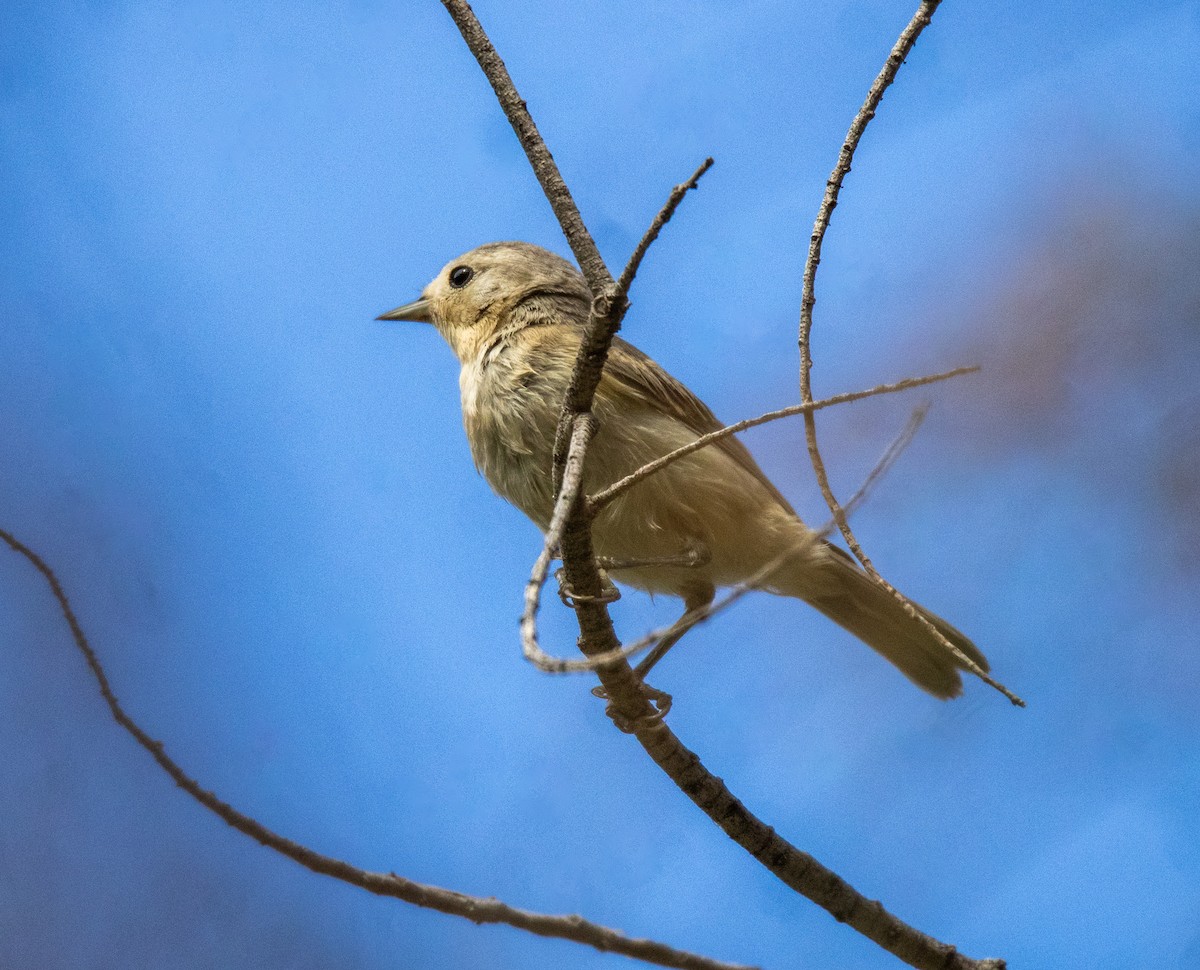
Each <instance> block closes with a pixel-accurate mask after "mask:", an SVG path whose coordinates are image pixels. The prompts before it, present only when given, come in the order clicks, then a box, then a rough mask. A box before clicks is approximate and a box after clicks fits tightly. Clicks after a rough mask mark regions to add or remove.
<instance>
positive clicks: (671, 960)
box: [0, 529, 750, 970]
mask: <svg viewBox="0 0 1200 970" xmlns="http://www.w3.org/2000/svg"><path fill="white" fill-rule="evenodd" d="M0 539H3V540H4V541H5V542H6V543H7V544H8V545H9V547H10V548H12V550H13V551H14V552H17V553H20V554H21V555H22V556H24V557H25V558H26V559H28V560H29V562H31V563H32V564H33V566H34V568H36V569H37V571H38V572H39V573H41V574H42V577H43V578H44V579H45V580H46V582H47V583H48V584H49V586H50V591H51V592H52V593H53V594H54V598H55V599H56V600H57V601H58V607H59V609H60V610H61V611H62V614H63V616H64V617H65V618H66V621H67V625H68V626H69V627H70V628H71V636H72V638H73V639H74V641H75V645H76V646H77V647H78V648H79V651H80V652H81V653H82V654H83V656H84V659H85V660H86V661H87V665H88V667H89V668H91V671H92V675H93V676H94V677H95V678H96V683H97V684H98V686H99V688H100V696H101V697H103V698H104V701H105V703H106V704H107V705H108V709H109V711H110V712H111V713H112V716H113V718H114V719H115V720H116V722H117V723H118V724H119V725H121V727H122V728H124V729H125V730H126V731H127V732H128V733H129V734H130V735H132V736H133V738H134V740H135V741H137V743H138V744H139V745H141V746H142V747H143V748H145V749H146V751H148V752H149V753H150V755H151V757H153V758H154V760H155V761H157V762H158V764H159V766H160V767H161V768H162V769H163V770H164V771H165V772H166V773H167V774H168V775H170V776H171V779H172V780H173V781H174V782H175V784H176V785H178V786H179V787H180V788H182V789H183V790H184V791H185V792H187V793H188V794H189V795H191V796H192V798H194V799H195V800H196V801H198V802H199V803H200V804H201V805H203V806H204V807H205V808H207V809H208V810H209V811H211V812H213V813H215V814H216V815H218V816H220V818H221V819H222V820H223V821H225V822H226V823H227V824H228V825H230V826H232V827H233V828H235V829H237V830H238V831H239V832H241V833H243V834H244V835H248V836H250V838H252V839H254V840H255V841H256V842H259V843H261V844H262V845H264V846H266V847H267V848H269V849H274V850H275V851H276V852H278V853H280V854H281V855H285V856H287V857H288V858H289V859H292V860H294V861H295V862H298V863H300V865H302V866H304V867H305V868H306V869H309V870H311V871H312V872H316V873H320V874H321V875H325V876H332V877H333V878H334V879H338V880H341V881H342V882H345V883H349V884H350V885H352V886H357V887H359V888H360V889H365V890H367V892H370V893H374V894H375V895H377V896H391V897H394V898H396V899H400V900H403V901H404V902H407V903H413V904H414V905H416V906H421V907H423V908H425V909H435V910H438V911H439V912H442V913H448V914H450V915H452V916H462V917H465V918H466V919H469V920H471V921H472V922H473V923H506V924H508V925H509V926H515V927H517V928H518V929H522V930H527V931H528V932H530V933H534V934H536V935H538V936H549V937H557V938H560V939H565V940H572V941H574V942H576V943H583V944H586V945H588V946H592V947H595V948H596V949H597V950H602V951H606V952H610V953H621V954H624V955H625V956H629V957H634V958H635V959H638V960H644V961H645V962H647V963H654V964H657V965H659V966H663V967H681V968H685V970H750V968H747V967H744V966H741V965H739V964H731V963H724V962H722V961H719V960H713V959H711V958H710V957H705V956H700V955H698V954H694V953H688V952H686V951H684V950H677V949H675V948H674V947H670V946H667V945H666V944H664V943H659V942H657V941H655V940H644V939H632V938H630V937H627V936H625V935H624V934H623V933H621V932H619V931H618V930H614V929H610V928H608V927H606V926H601V925H600V924H598V923H593V922H590V921H589V920H585V919H584V918H583V917H581V916H573V915H571V916H551V915H548V914H545V913H535V912H531V911H529V910H525V909H517V908H515V907H512V906H509V905H507V904H505V903H503V902H501V901H500V900H498V899H494V898H486V897H481V896H468V895H465V894H463V893H458V892H454V891H453V890H450V889H443V888H441V887H440V886H430V885H426V884H424V883H419V882H413V881H412V880H411V879H405V878H404V877H402V876H398V875H396V874H395V873H393V872H387V873H385V872H369V871H367V870H365V869H359V868H358V867H357V866H353V865H351V864H350V863H348V862H343V861H342V860H341V859H335V858H333V857H332V856H327V855H322V854H321V853H319V852H315V851H314V850H312V849H310V848H308V847H307V846H305V845H301V844H300V843H299V842H293V841H292V840H291V839H288V838H285V837H283V836H282V835H279V834H277V833H276V832H273V831H271V830H270V829H268V828H267V827H266V826H265V825H263V824H262V823H261V822H259V821H257V820H256V819H254V818H251V817H250V816H249V815H244V814H243V813H241V812H239V811H238V810H237V809H235V808H233V807H232V806H231V805H229V804H227V803H226V802H223V801H222V800H221V799H219V798H218V797H217V796H216V795H214V794H213V793H212V792H210V791H207V790H205V789H204V788H202V787H201V786H200V784H199V782H197V781H195V780H194V779H193V778H192V777H191V776H190V775H188V774H187V773H186V772H184V770H183V769H182V768H181V767H180V766H179V765H178V764H177V763H176V762H175V761H174V760H173V759H172V758H171V757H170V756H169V755H168V754H167V753H166V751H165V749H164V748H163V745H162V742H161V741H155V740H154V739H153V738H151V737H150V735H148V734H147V733H146V732H145V731H144V730H143V729H142V728H141V727H140V726H139V725H138V724H137V722H135V721H134V720H133V718H131V717H130V716H129V715H128V714H127V713H126V712H125V709H124V708H123V707H122V706H121V702H120V701H119V700H118V699H117V696H116V694H115V693H114V692H113V689H112V686H111V685H110V684H109V681H108V676H107V674H106V673H105V672H104V668H103V666H101V664H100V658H99V657H98V656H97V655H96V652H95V650H93V649H92V646H91V644H90V643H89V642H88V639H87V636H86V634H85V633H84V632H83V627H82V626H81V625H80V623H79V619H78V618H77V617H76V616H75V611H74V610H73V609H72V608H71V603H70V601H69V600H68V599H67V594H66V592H65V591H64V590H63V587H62V584H61V583H60V582H59V580H58V577H57V576H56V575H55V574H54V571H53V570H52V569H51V568H50V567H49V566H48V565H47V564H46V562H45V560H43V559H42V558H41V556H39V555H38V554H37V553H36V552H34V551H33V550H32V549H30V548H29V547H28V546H26V545H25V544H24V543H22V542H21V541H20V540H18V539H17V538H16V537H14V536H13V535H11V534H10V533H9V532H7V531H5V530H3V529H0Z"/></svg>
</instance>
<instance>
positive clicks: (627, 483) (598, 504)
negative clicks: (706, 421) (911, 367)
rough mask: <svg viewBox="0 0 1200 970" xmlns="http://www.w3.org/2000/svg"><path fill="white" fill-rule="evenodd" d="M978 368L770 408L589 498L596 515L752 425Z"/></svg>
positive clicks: (662, 458) (911, 386)
mask: <svg viewBox="0 0 1200 970" xmlns="http://www.w3.org/2000/svg"><path fill="white" fill-rule="evenodd" d="M978 370H979V367H978V366H971V367H956V368H955V369H954V370H948V371H944V372H942V373H941V374H929V375H927V376H925V377H909V378H905V379H904V380H902V381H896V382H895V383H894V384H880V385H878V386H877V387H872V388H871V389H870V390H866V391H849V392H847V393H845V394H835V395H834V396H833V397H827V398H823V399H822V400H820V401H810V402H808V403H806V404H791V405H789V406H788V407H786V408H780V409H779V410H778V411H768V412H767V413H766V414H760V415H759V416H758V417H756V418H747V419H746V420H744V421H738V422H736V423H735V424H728V425H726V426H725V427H723V428H718V429H717V430H716V431H710V432H709V433H708V434H706V435H702V436H701V437H699V438H697V439H696V440H695V441H690V442H688V443H687V444H686V445H681V446H680V447H678V448H676V449H675V450H674V451H671V452H668V453H667V454H665V455H663V456H662V457H661V458H656V459H654V461H651V462H647V463H646V464H645V465H643V466H642V467H641V468H639V469H638V470H637V471H635V472H630V473H629V474H628V475H626V476H625V477H624V478H622V479H619V480H618V481H616V482H613V484H611V485H609V486H608V488H606V489H604V490H603V491H600V492H597V493H596V494H595V495H593V496H591V497H590V498H589V499H588V505H589V508H590V511H591V512H592V513H593V514H595V513H596V512H598V511H600V509H602V508H604V506H606V505H608V503H609V502H611V501H612V500H613V499H615V498H616V497H617V496H619V495H621V494H623V493H624V492H626V491H628V490H629V489H631V488H633V486H634V485H636V484H637V483H638V482H640V481H642V480H643V479H646V478H649V477H650V476H651V475H653V474H655V473H656V472H660V471H662V470H663V469H664V468H666V467H667V466H668V465H670V464H672V463H673V462H676V461H678V460H679V459H680V458H683V457H685V456H687V455H690V454H691V453H692V452H694V451H699V450H700V449H701V448H707V447H708V446H709V445H711V444H715V443H716V442H718V441H720V440H721V439H722V438H728V437H729V436H730V435H733V434H738V433H740V432H742V431H745V430H747V429H748V428H755V427H758V425H760V424H766V423H767V422H769V421H778V420H779V419H780V418H790V417H792V416H793V415H796V414H811V413H812V412H813V411H822V410H824V409H825V408H830V407H833V406H834V405H836V404H848V403H849V402H851V401H861V400H862V399H863V398H868V397H875V396H876V395H879V394H894V393H895V392H897V391H907V390H908V389H910V388H913V387H921V386H923V385H925V384H933V383H935V382H937V381H946V380H949V379H950V378H952V377H960V376H962V375H963V374H973V373H975V372H976V371H978Z"/></svg>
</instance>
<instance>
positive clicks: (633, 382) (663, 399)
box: [604, 337, 796, 515]
mask: <svg viewBox="0 0 1200 970" xmlns="http://www.w3.org/2000/svg"><path fill="white" fill-rule="evenodd" d="M604 379H605V380H606V381H611V382H612V384H613V387H614V390H616V391H617V392H618V393H620V390H621V389H623V390H624V391H625V392H626V394H627V395H628V396H629V398H630V399H631V402H633V401H646V400H649V401H654V402H656V403H660V404H661V405H662V406H663V407H664V408H665V410H666V411H667V413H668V414H670V415H671V416H672V417H674V418H677V419H678V420H679V421H681V422H682V423H683V424H684V425H686V426H687V427H688V428H689V429H690V430H691V431H694V432H695V433H696V437H697V438H699V437H700V436H701V435H706V434H708V433H709V432H710V431H717V430H719V429H720V428H722V427H724V425H722V424H721V422H720V421H718V420H717V419H716V416H715V415H714V414H713V413H712V411H710V410H709V409H708V406H707V405H706V404H705V403H704V402H703V401H701V400H700V398H698V397H696V395H695V394H693V393H692V392H691V391H689V390H688V389H687V388H686V387H684V386H683V384H681V383H680V382H679V381H677V380H676V379H675V378H674V377H672V376H671V375H670V374H668V373H667V372H666V371H665V370H663V369H662V368H661V367H660V366H659V365H658V364H656V363H655V362H654V360H653V359H651V358H650V357H648V356H646V354H644V353H642V352H641V351H640V350H638V349H637V348H636V347H635V346H633V344H631V343H627V342H626V341H624V340H622V339H621V338H620V337H616V338H614V340H613V343H612V349H611V350H610V351H609V354H608V363H607V364H605V366H604ZM708 447H710V448H719V449H720V450H721V451H723V452H725V454H727V455H728V456H729V457H730V458H732V459H733V460H734V461H736V462H737V463H738V464H739V465H741V466H742V467H743V468H744V469H746V471H748V472H749V473H750V474H751V475H753V476H754V477H755V478H757V479H758V480H759V481H761V482H762V483H763V486H764V487H765V488H766V489H767V490H768V491H769V492H770V493H771V494H772V495H773V496H774V497H775V500H776V501H777V502H779V504H780V505H782V506H783V507H784V508H785V509H787V510H788V511H789V512H791V513H792V514H793V515H795V514H796V512H795V510H794V509H793V508H792V506H791V504H790V503H789V502H788V500H787V499H786V498H784V497H783V495H782V493H781V492H780V491H779V489H777V488H776V487H775V485H774V483H773V482H772V481H771V480H770V479H769V478H767V476H766V475H765V474H763V471H762V469H761V468H759V467H758V463H757V462H756V461H755V460H754V458H753V457H752V456H751V454H750V452H749V451H747V450H746V446H745V445H743V444H742V443H741V442H740V441H738V440H737V438H735V437H734V436H733V435H729V436H728V437H725V438H721V439H720V440H719V441H717V442H716V443H714V444H711V445H709V446H708Z"/></svg>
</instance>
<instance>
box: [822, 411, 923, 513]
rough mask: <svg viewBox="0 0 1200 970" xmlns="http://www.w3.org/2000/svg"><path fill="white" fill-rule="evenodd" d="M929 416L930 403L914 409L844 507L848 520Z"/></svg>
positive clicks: (902, 452) (910, 442)
mask: <svg viewBox="0 0 1200 970" xmlns="http://www.w3.org/2000/svg"><path fill="white" fill-rule="evenodd" d="M927 414H929V402H928V401H926V402H924V403H923V404H919V405H917V407H915V408H913V413H912V414H910V415H909V417H908V423H907V424H906V425H905V426H904V427H903V428H902V429H901V431H900V433H899V434H898V435H896V438H895V440H894V441H893V442H892V443H891V444H890V445H888V446H887V450H886V451H885V452H884V453H883V455H882V456H881V457H880V459H879V461H877V462H875V467H874V468H872V469H871V471H870V472H869V473H868V474H867V477H866V478H864V479H863V483H862V484H861V485H859V486H858V491H857V492H855V493H854V494H853V495H851V496H850V501H849V502H846V503H845V504H844V505H843V506H842V508H844V509H845V511H846V517H847V518H849V517H850V516H852V515H853V514H854V512H855V510H856V509H857V508H858V507H859V506H860V505H862V503H863V501H865V499H866V497H867V496H868V495H870V494H871V489H873V488H874V487H875V486H876V485H877V484H879V480H880V479H881V478H883V476H884V475H886V474H887V473H888V472H889V471H891V469H892V466H893V465H894V464H896V459H897V458H899V457H900V456H901V455H902V454H904V449H905V448H907V447H908V446H909V445H911V444H912V440H913V438H915V437H916V435H917V432H918V431H920V430H921V425H922V424H924V423H925V416H926V415H927ZM835 526H836V523H835V522H833V521H830V523H829V525H828V526H826V528H827V529H830V530H831V531H832V529H833V528H834V527H835Z"/></svg>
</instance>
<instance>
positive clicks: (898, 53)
mask: <svg viewBox="0 0 1200 970" xmlns="http://www.w3.org/2000/svg"><path fill="white" fill-rule="evenodd" d="M940 3H941V0H921V5H920V7H919V8H918V9H917V12H916V13H915V14H913V18H912V20H910V21H909V23H908V26H907V27H905V28H904V30H903V31H901V33H900V37H899V39H898V40H897V41H896V45H895V46H894V47H893V48H892V52H891V53H890V54H889V55H888V59H887V61H886V62H885V63H884V65H883V69H882V70H881V71H880V72H879V75H878V76H877V77H876V78H875V82H874V83H873V84H872V85H871V88H870V90H869V91H868V92H867V98H866V100H865V101H864V102H863V106H862V107H861V108H860V109H859V111H858V114H857V115H855V117H854V121H853V122H852V123H851V125H850V130H849V132H847V134H846V140H845V141H844V142H843V143H842V149H841V151H840V152H839V153H838V160H837V164H836V165H835V166H834V167H833V171H832V172H831V173H830V175H829V179H828V181H827V182H826V183H825V197H824V198H823V199H822V200H821V206H820V208H819V209H818V210H817V218H816V221H815V222H814V223H813V233H812V239H811V242H810V243H809V248H808V259H807V260H806V261H805V264H804V286H803V291H802V293H801V297H800V340H799V344H800V398H801V400H802V401H803V402H804V403H805V404H811V403H812V401H813V396H812V349H811V348H812V325H813V307H814V306H815V305H816V302H817V298H816V279H817V267H818V266H819V265H820V263H821V244H822V243H823V242H824V240H825V232H826V230H827V229H828V228H829V223H830V220H831V219H832V218H833V210H834V209H835V208H837V204H838V195H839V193H840V192H841V190H842V182H843V181H845V178H846V175H847V173H849V171H850V164H851V162H852V161H853V160H854V152H855V151H856V150H857V148H858V143H859V141H861V139H862V136H863V133H864V132H865V131H866V130H867V125H868V124H870V122H871V119H872V118H874V117H875V112H876V110H877V109H878V107H879V103H880V101H882V100H883V93H884V92H885V91H886V90H887V89H888V87H889V86H891V83H892V82H893V81H894V80H895V79H896V74H897V72H898V71H899V70H900V65H901V64H903V63H904V59H905V58H906V57H908V55H909V53H910V52H911V51H912V49H913V45H914V44H915V43H916V42H917V38H918V37H919V36H920V35H921V32H922V31H923V30H924V29H925V28H926V27H928V26H929V23H930V21H931V19H932V18H933V13H934V11H935V10H937V8H938V5H939V4H940ZM804 438H805V442H806V444H807V446H808V457H809V461H810V462H811V463H812V467H813V472H814V473H815V475H816V477H817V484H818V485H819V486H820V489H821V495H822V497H823V498H824V499H825V504H826V505H828V506H829V511H830V512H831V513H832V514H833V519H834V521H835V522H836V523H837V526H838V529H839V530H840V531H841V533H842V537H843V538H844V539H845V540H846V545H847V546H848V547H849V548H850V551H851V552H852V553H854V556H855V557H856V558H857V559H858V561H859V562H860V563H862V567H863V569H864V570H866V572H867V575H869V576H870V577H871V578H872V579H873V580H874V581H875V582H876V583H878V584H879V585H880V586H882V587H883V588H884V589H886V590H887V591H888V592H889V593H891V595H892V596H893V597H894V598H895V599H896V601H897V602H898V603H899V604H900V605H901V607H903V609H904V612H905V613H907V614H908V615H909V616H910V617H911V618H912V619H914V620H916V621H917V622H918V623H920V624H921V625H922V626H923V627H924V628H925V629H926V630H927V631H929V633H931V634H932V635H933V637H934V639H936V640H937V641H938V643H940V644H941V645H942V647H943V648H944V649H946V650H948V651H949V652H950V653H951V654H953V655H954V658H955V660H956V661H957V663H958V664H959V666H961V667H962V668H963V669H964V670H967V671H969V672H970V673H972V674H974V675H975V676H976V677H978V678H979V679H980V680H982V681H983V682H984V683H985V684H988V685H989V686H991V687H994V688H995V689H996V690H998V691H1000V693H1002V694H1003V695H1004V696H1005V697H1007V698H1008V699H1009V700H1010V701H1011V702H1012V703H1013V704H1014V705H1016V706H1018V707H1024V706H1025V702H1024V701H1023V700H1021V698H1020V697H1018V696H1017V695H1016V694H1014V693H1013V692H1012V691H1010V690H1009V689H1008V688H1007V687H1005V686H1004V685H1003V684H1001V683H999V682H998V681H996V680H994V679H993V678H992V677H990V676H989V675H988V674H987V673H986V672H985V671H984V670H983V669H982V668H981V667H980V666H979V665H978V664H977V663H975V661H973V660H972V659H971V658H970V657H968V656H967V655H966V654H964V653H963V652H962V651H961V650H959V649H958V647H956V646H955V645H954V644H953V643H951V642H950V641H949V640H947V639H946V637H945V636H944V635H943V634H942V632H941V631H940V630H939V629H938V628H937V627H936V626H934V625H933V623H932V622H931V621H930V620H929V619H928V618H927V617H926V616H925V615H924V614H923V613H921V612H920V611H919V610H918V609H917V608H916V606H915V605H914V604H913V603H912V601H911V600H909V599H908V597H907V596H905V595H904V594H903V593H901V592H900V591H899V590H898V589H896V587H895V586H893V585H892V584H891V583H889V582H888V581H887V580H886V579H884V578H883V576H881V575H880V573H879V570H878V569H876V568H875V564H874V563H872V562H871V560H870V559H869V558H868V557H867V554H866V553H865V552H863V548H862V545H861V544H860V543H859V541H858V538H857V537H856V536H855V535H854V532H853V531H852V530H851V528H850V520H849V518H848V517H847V515H846V510H845V509H844V508H842V506H841V505H840V504H839V502H838V500H837V498H836V496H834V494H833V488H832V487H831V486H830V484H829V472H828V471H827V470H826V468H825V460H824V459H823V458H822V457H821V450H820V448H819V447H818V445H817V421H816V418H815V417H814V416H813V412H812V411H811V410H809V411H806V412H804Z"/></svg>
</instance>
